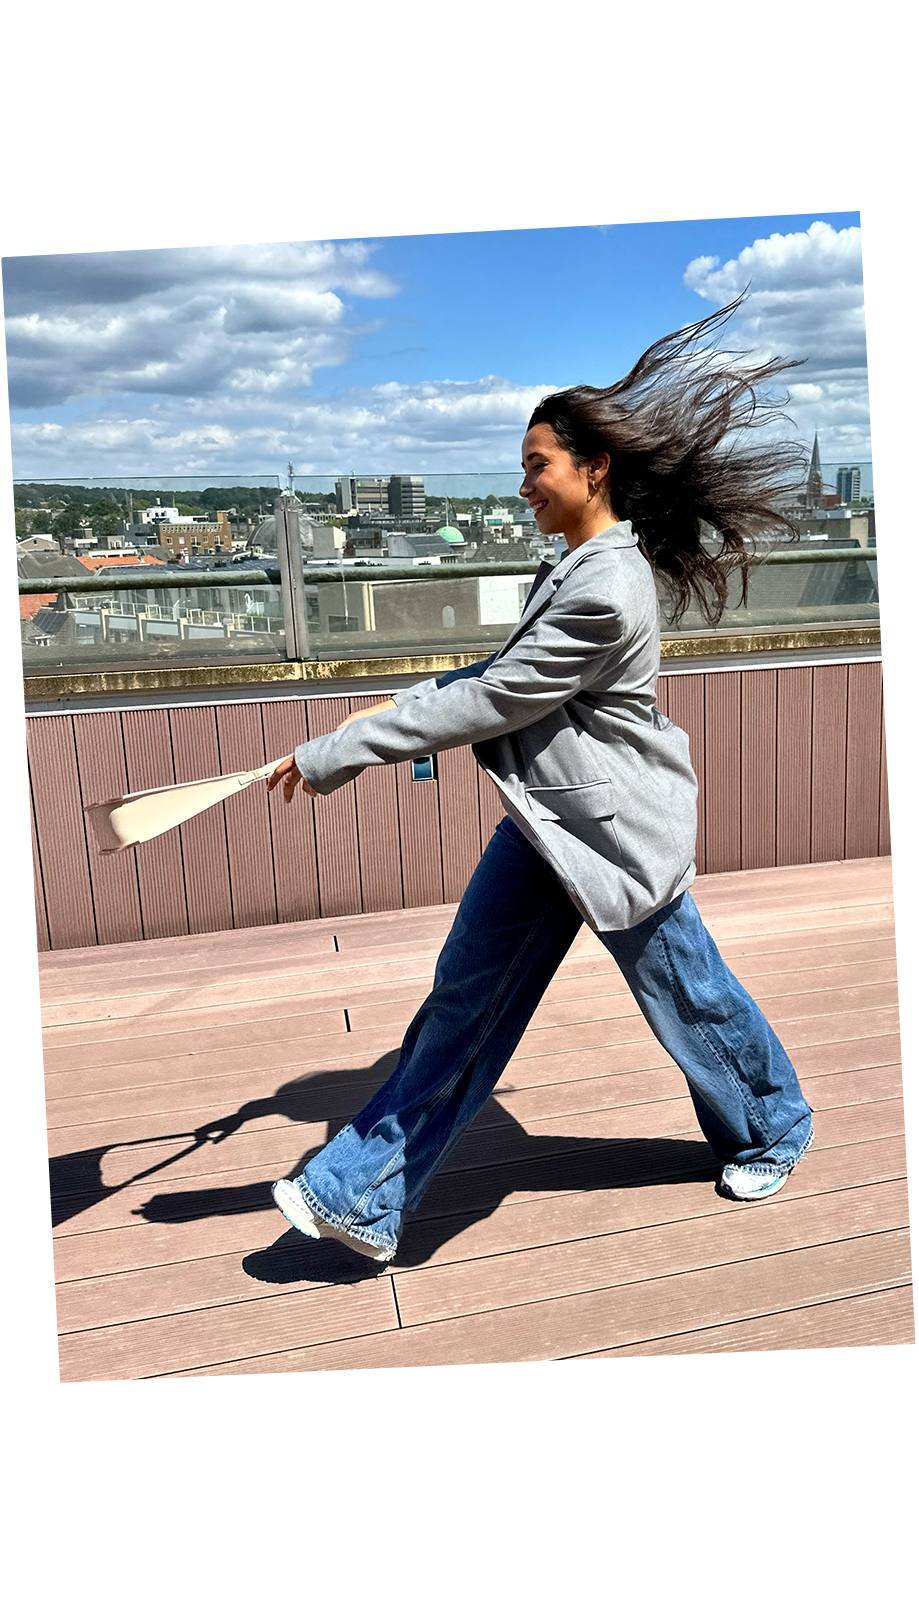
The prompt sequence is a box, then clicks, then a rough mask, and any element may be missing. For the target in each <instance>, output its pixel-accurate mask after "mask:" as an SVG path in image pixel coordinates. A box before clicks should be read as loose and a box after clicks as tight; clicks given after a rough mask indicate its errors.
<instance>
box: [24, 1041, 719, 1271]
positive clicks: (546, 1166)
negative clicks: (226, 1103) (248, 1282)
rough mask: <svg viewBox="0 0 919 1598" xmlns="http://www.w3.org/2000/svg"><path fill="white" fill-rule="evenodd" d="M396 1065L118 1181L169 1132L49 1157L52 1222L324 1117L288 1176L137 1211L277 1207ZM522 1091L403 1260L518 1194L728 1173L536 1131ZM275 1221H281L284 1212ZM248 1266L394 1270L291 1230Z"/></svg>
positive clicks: (644, 1145) (420, 1259)
mask: <svg viewBox="0 0 919 1598" xmlns="http://www.w3.org/2000/svg"><path fill="white" fill-rule="evenodd" d="M397 1060H398V1054H397V1053H390V1054H386V1055H383V1056H382V1057H381V1058H380V1059H379V1060H377V1061H376V1062H375V1064H374V1065H373V1066H371V1067H370V1068H369V1069H368V1070H366V1071H355V1070H345V1071H323V1072H319V1073H316V1074H312V1075H310V1076H306V1077H297V1078H294V1079H293V1080H292V1081H290V1082H286V1083H284V1085H283V1086H282V1087H280V1088H279V1089H278V1091H277V1092H276V1093H274V1094H272V1095H271V1096H270V1097H266V1098H262V1099H252V1100H250V1101H249V1102H248V1103H246V1104H243V1105H241V1106H240V1108H239V1109H238V1110H236V1111H234V1112H233V1113H232V1114H230V1115H226V1116H223V1117H220V1118H219V1119H217V1120H214V1121H210V1122H207V1123H205V1124H204V1125H202V1126H199V1127H196V1128H194V1129H193V1130H192V1131H189V1132H183V1133H177V1134H175V1136H176V1137H179V1138H181V1139H182V1140H183V1147H181V1148H180V1149H179V1150H178V1151H177V1152H174V1153H168V1152H167V1153H166V1154H164V1155H163V1157H162V1158H160V1159H158V1160H157V1161H156V1162H155V1163H154V1164H153V1165H152V1166H151V1167H149V1168H147V1169H145V1170H143V1171H141V1172H140V1173H138V1174H137V1175H135V1176H132V1177H129V1178H128V1179H127V1180H126V1181H123V1182H121V1183H118V1184H115V1185H114V1186H110V1185H107V1184H106V1183H105V1182H104V1181H103V1179H102V1161H103V1158H104V1157H105V1155H106V1154H109V1153H111V1152H112V1151H113V1150H114V1149H119V1148H127V1147H135V1148H140V1147H142V1146H143V1144H144V1143H149V1144H152V1145H155V1146H156V1152H157V1153H160V1152H161V1151H162V1147H163V1144H164V1143H168V1141H169V1139H168V1138H167V1137H166V1136H165V1135H161V1136H160V1137H158V1138H155V1139H154V1138H150V1139H144V1140H139V1141H137V1142H134V1143H133V1144H108V1145H105V1146H103V1147H98V1148H92V1149H84V1150H81V1151H79V1152H77V1153H73V1154H65V1155H59V1156H57V1157H55V1158H53V1159H52V1160H51V1161H50V1167H51V1201H52V1215H53V1224H54V1225H56V1226H57V1225H60V1224H61V1223H62V1222H63V1221H64V1220H67V1219H70V1218H71V1217H72V1216H74V1215H77V1214H79V1213H80V1212H81V1211H83V1210H85V1209H88V1208H90V1207H91V1206H92V1205H94V1204H97V1203H99V1202H100V1201H101V1200H103V1199H105V1198H108V1197H110V1196H111V1195H112V1194H114V1193H116V1192H118V1191H120V1190H123V1189H128V1188H130V1187H131V1185H132V1184H133V1183H135V1182H137V1181H140V1180H144V1181H149V1178H150V1177H151V1176H152V1175H154V1174H155V1173H156V1172H157V1171H158V1170H160V1169H163V1170H165V1169H166V1168H167V1167H169V1166H171V1165H173V1164H175V1163H177V1162H178V1161H180V1160H181V1159H182V1158H184V1157H185V1156H186V1155H188V1154H190V1153H193V1152H194V1151H195V1150H196V1149H199V1148H202V1147H204V1146H205V1145H206V1144H208V1143H219V1142H223V1141H224V1140H225V1139H227V1138H229V1137H232V1136H233V1135H234V1133H236V1132H239V1131H241V1130H242V1128H243V1127H246V1126H247V1125H249V1124H250V1123H251V1122H253V1121H257V1120H262V1119H264V1118H265V1117H277V1116H279V1115H283V1116H286V1117H287V1118H288V1119H289V1120H290V1121H291V1122H294V1123H296V1122H306V1123H313V1124H315V1123H316V1122H319V1121H323V1120H326V1119H327V1133H326V1136H325V1137H323V1138H322V1139H321V1140H320V1141H319V1142H318V1143H317V1144H316V1145H315V1146H314V1147H312V1148H310V1149H308V1150H307V1151H306V1153H304V1154H302V1155H300V1156H299V1157H298V1159H297V1160H296V1162H295V1163H294V1165H293V1166H292V1167H291V1168H290V1169H289V1170H287V1171H283V1170H280V1169H279V1170H277V1171H276V1172H274V1173H273V1174H272V1176H271V1177H270V1178H268V1179H263V1180H260V1181H256V1182H250V1183H245V1184H241V1185H239V1186H216V1187H210V1188H192V1189H186V1190H184V1191H172V1192H162V1193H157V1194H154V1195H153V1196H152V1197H150V1198H147V1199H145V1200H144V1201H143V1202H142V1203H141V1204H140V1205H139V1207H138V1209H137V1210H135V1211H134V1214H136V1215H140V1216H142V1217H143V1218H144V1220H147V1221H150V1222H154V1223H158V1224H164V1223H165V1224H181V1223H182V1222H186V1221H197V1220H201V1219H203V1218H206V1217H208V1216H218V1215H234V1214H246V1213H249V1212H251V1211H253V1210H272V1209H273V1208H274V1201H273V1199H272V1197H271V1185H272V1182H273V1181H275V1180H277V1178H278V1177H280V1176H288V1177H292V1176H296V1175H298V1174H299V1172H300V1171H302V1169H303V1167H304V1165H306V1163H307V1162H308V1161H309V1160H310V1159H312V1157H313V1156H314V1155H315V1154H316V1153H317V1152H318V1150H319V1149H320V1148H322V1147H323V1146H324V1145H325V1143H326V1142H327V1141H328V1140H329V1139H330V1138H331V1137H333V1136H334V1134H335V1133H336V1132H337V1131H338V1130H339V1129H340V1127H342V1126H343V1125H345V1123H346V1122H347V1121H348V1120H349V1119H350V1118H351V1116H353V1115H355V1114H356V1113H357V1111H358V1110H359V1109H361V1108H362V1106H363V1105H364V1104H365V1103H366V1102H367V1101H368V1099H369V1098H370V1097H371V1095H372V1094H373V1093H374V1092H375V1091H376V1089H377V1087H378V1086H379V1085H380V1084H381V1083H382V1082H383V1081H385V1080H386V1077H387V1076H388V1075H389V1074H390V1072H391V1071H392V1070H393V1068H394V1066H395V1064H396V1062H397ZM513 1096H514V1090H513V1089H506V1088H505V1089H502V1088H501V1087H500V1085H499V1087H498V1088H497V1089H496V1092H495V1093H494V1094H493V1095H492V1096H491V1098H490V1099H489V1100H488V1102H487V1103H486V1105H485V1106H484V1107H483V1109H482V1110H481V1111H480V1113H479V1115H478V1116H477V1117H476V1119H475V1120H474V1121H473V1122H472V1123H471V1125H470V1126H469V1127H468V1128H467V1130H466V1131H465V1133H464V1134H463V1136H462V1138H461V1139H460V1140H459V1142H458V1143H457V1144H456V1145H455V1147H454V1149H453V1151H452V1153H451V1156H450V1159H449V1160H448V1161H447V1164H446V1165H445V1166H444V1167H443V1168H442V1169H441V1171H440V1172H438V1174H437V1175H436V1176H435V1178H434V1180H433V1182H432V1184H431V1186H430V1188H429V1189H428V1191H427V1193H426V1194H425V1197H424V1199H423V1201H422V1203H421V1205H420V1206H419V1208H418V1209H417V1210H416V1211H415V1212H414V1213H413V1214H412V1215H410V1216H409V1217H408V1218H407V1220H406V1225H405V1231H404V1232H403V1235H402V1239H401V1241H400V1244H399V1253H398V1263H399V1264H400V1265H420V1264H423V1263H424V1262H425V1261H426V1260H428V1259H430V1258H431V1256H432V1255H433V1254H434V1253H435V1252H436V1250H437V1249H439V1248H441V1247H442V1246H443V1245H444V1243H446V1242H448V1241H449V1240H450V1239H451V1238H453V1237H455V1236H456V1235H457V1234H458V1233H460V1232H462V1231H463V1230H464V1229H465V1228H466V1227H467V1226H470V1225H471V1224H472V1223H473V1222H475V1221H478V1220H481V1219H482V1218H483V1217H484V1216H486V1215H489V1214H491V1213H492V1212H493V1211H494V1210H496V1209H497V1208H498V1206H499V1204H500V1203H501V1202H502V1200H503V1199H505V1198H506V1197H507V1196H508V1195H509V1194H510V1193H520V1192H528V1191H529V1192H540V1193H542V1192H548V1191H557V1192H585V1191H591V1190H600V1189H609V1188H617V1187H633V1186H635V1187H648V1186H654V1185H659V1184H662V1183H668V1182H676V1181H681V1182H685V1181H700V1182H711V1181H712V1180H713V1176H714V1175H715V1174H716V1173H717V1170H718V1169H719V1167H718V1165H717V1164H716V1161H715V1157H714V1155H713V1154H712V1151H711V1149H710V1148H709V1146H708V1144H707V1143H705V1142H704V1140H702V1138H701V1137H699V1138H696V1139H690V1138H666V1137H654V1138H577V1137H541V1136H539V1135H538V1134H537V1133H530V1132H527V1131H526V1130H525V1129H524V1128H523V1127H522V1126H521V1125H520V1123H519V1122H518V1121H516V1120H515V1119H514V1116H513V1115H511V1114H510V1112H509V1111H508V1109H507V1108H506V1107H505V1103H506V1101H507V1100H508V1099H512V1098H513ZM189 1140H191V1141H189ZM151 1152H153V1150H151ZM278 1222H279V1224H283V1218H282V1217H281V1215H280V1214H278ZM242 1263H243V1269H244V1270H245V1271H246V1272H247V1273H248V1274H249V1275H250V1276H253V1277H255V1278H256V1279H257V1280H259V1281H263V1282H275V1283H287V1282H290V1283H294V1282H306V1281H310V1282H351V1281H355V1280H357V1279H359V1278H362V1277H367V1276H372V1275H378V1274H379V1273H380V1272H381V1271H382V1270H384V1269H385V1266H382V1265H379V1264H376V1263H374V1262H373V1261H371V1260H368V1259H365V1258H363V1257H361V1256H360V1255H357V1254H354V1253H353V1252H352V1251H351V1250H350V1249H347V1248H346V1247H345V1246H344V1245H343V1244H339V1243H336V1242H334V1241H332V1240H331V1239H325V1240H323V1241H322V1242H321V1243H318V1244H317V1243H314V1242H312V1241H309V1240H307V1239H306V1238H304V1237H303V1236H302V1235H301V1234H300V1233H299V1232H297V1231H296V1230H295V1229H294V1228H290V1229H289V1230H288V1231H287V1232H285V1233H283V1234H282V1235H281V1236H280V1237H279V1238H278V1239H277V1241H276V1242H274V1243H272V1244H271V1245H270V1246H269V1247H268V1248H265V1249H261V1250H259V1251H258V1252H256V1253H253V1254H250V1255H248V1256H247V1257H246V1258H245V1259H244V1260H243V1262H242Z"/></svg>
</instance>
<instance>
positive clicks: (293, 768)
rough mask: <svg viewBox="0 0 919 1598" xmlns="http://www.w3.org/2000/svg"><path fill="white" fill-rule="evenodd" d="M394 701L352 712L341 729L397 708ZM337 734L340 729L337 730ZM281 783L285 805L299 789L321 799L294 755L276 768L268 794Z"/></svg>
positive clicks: (341, 723) (280, 762) (342, 722)
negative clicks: (363, 718)
mask: <svg viewBox="0 0 919 1598" xmlns="http://www.w3.org/2000/svg"><path fill="white" fill-rule="evenodd" d="M395 703H396V701H395V700H394V699H384V700H383V703H382V704H381V705H370V706H369V707H368V708H367V709H366V710H352V712H351V714H350V716H346V717H345V719H344V721H341V722H339V724H338V725H339V726H340V727H347V725H348V722H349V721H360V720H361V718H362V717H363V716H375V715H376V714H377V712H378V711H380V710H392V709H393V708H394V707H395ZM335 730H336V732H337V731H338V728H336V729H335ZM279 782H283V784H284V803H285V804H287V805H289V804H290V801H291V799H292V798H293V796H294V794H295V793H296V791H297V789H298V788H302V789H303V791H304V793H308V794H309V796H310V798H311V799H321V797H322V795H321V794H318V793H317V792H316V790H315V788H311V787H310V785H309V783H308V782H307V780H306V778H305V777H301V775H300V771H299V768H298V766H297V762H296V761H295V759H294V757H293V755H288V756H287V758H286V759H285V760H281V761H279V762H278V764H277V765H276V766H275V768H274V771H273V772H272V773H271V776H270V777H269V778H268V792H269V793H270V792H271V790H272V788H276V787H277V785H278V783H279Z"/></svg>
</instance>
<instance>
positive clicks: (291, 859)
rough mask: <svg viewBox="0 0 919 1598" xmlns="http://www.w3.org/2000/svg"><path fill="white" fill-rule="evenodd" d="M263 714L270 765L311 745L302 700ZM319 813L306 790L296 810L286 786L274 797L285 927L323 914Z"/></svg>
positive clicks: (268, 703)
mask: <svg viewBox="0 0 919 1598" xmlns="http://www.w3.org/2000/svg"><path fill="white" fill-rule="evenodd" d="M261 710H262V727H263V729H264V737H265V761H266V763H267V762H268V761H269V760H274V759H275V758H277V759H278V760H283V758H284V756H285V755H289V754H292V753H293V751H294V750H295V749H296V748H297V746H298V744H302V743H304V742H305V740H306V737H307V727H306V706H305V705H304V703H303V701H302V700H300V699H266V700H265V701H264V703H263V704H262V707H261ZM266 792H267V790H266ZM219 808H222V806H221V807H219ZM313 809H314V807H313V805H312V804H311V803H310V802H309V800H308V799H307V797H306V795H305V794H304V793H303V792H302V790H301V791H300V792H299V793H295V794H294V797H293V799H292V800H291V802H290V804H286V803H285V800H284V794H283V791H282V789H281V787H280V786H278V787H277V788H273V789H272V791H271V793H270V794H269V795H268V815H269V819H270V822H271V851H272V857H273V860H274V891H275V899H276V901H277V907H278V920H279V921H313V920H315V919H316V918H317V917H318V916H319V914H320V908H319V867H318V863H317V857H316V824H315V821H314V819H313Z"/></svg>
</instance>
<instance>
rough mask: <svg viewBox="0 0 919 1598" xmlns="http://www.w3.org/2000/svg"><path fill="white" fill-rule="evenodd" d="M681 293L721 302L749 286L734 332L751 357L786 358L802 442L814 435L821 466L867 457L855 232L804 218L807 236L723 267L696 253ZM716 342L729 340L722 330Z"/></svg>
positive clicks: (767, 243) (766, 241)
mask: <svg viewBox="0 0 919 1598" xmlns="http://www.w3.org/2000/svg"><path fill="white" fill-rule="evenodd" d="M683 281H684V283H685V284H686V286H687V287H688V288H691V289H694V290H695V292H696V293H697V294H699V295H701V297H702V298H703V299H705V300H709V301H712V302H713V303H714V304H716V305H719V306H721V305H727V304H728V303H729V302H730V301H731V300H733V299H734V298H735V297H736V296H737V295H738V294H740V293H741V291H742V290H743V289H745V288H746V287H747V285H749V297H748V299H747V300H746V302H745V303H744V305H743V306H742V308H741V310H740V311H739V312H738V314H737V322H738V332H739V333H740V334H741V336H742V339H743V341H744V342H745V345H746V347H748V348H750V349H751V350H752V352H753V353H754V355H755V356H756V358H757V359H760V358H762V359H769V358H771V357H772V356H788V357H791V358H793V359H796V360H799V359H805V360H806V365H804V366H801V367H798V368H797V369H796V370H795V371H792V372H789V373H788V376H787V380H786V381H787V385H788V392H789V400H790V403H789V407H788V411H789V416H790V417H791V418H792V420H793V421H794V422H795V423H796V424H797V427H798V429H799V433H800V435H801V436H802V437H803V438H805V439H806V440H807V441H808V442H810V439H811V438H812V437H813V434H814V433H815V432H817V433H819V436H820V453H821V457H822V459H823V460H825V461H843V460H847V459H849V460H862V461H865V460H870V458H871V437H870V427H869V417H868V373H867V353H866V346H865V302H864V290H863V287H862V258H861V230H860V229H859V228H857V227H850V228H841V229H840V230H839V231H837V230H836V229H835V228H833V227H832V226H831V225H830V223H828V222H812V223H811V226H810V227H809V228H808V229H807V231H806V232H801V233H773V234H771V235H770V236H769V237H768V238H761V239H756V240H755V241H754V242H753V243H752V244H750V245H748V246H747V248H746V249H743V250H741V251H740V253H739V254H738V255H737V257H736V259H734V260H731V261H726V262H725V263H724V264H723V265H722V264H721V262H720V261H719V259H718V257H717V256H714V255H700V256H698V257H697V258H696V259H695V260H694V261H690V263H689V265H688V266H687V268H686V271H685V273H684V274H683ZM725 341H726V342H727V343H731V344H732V345H734V344H736V342H737V335H735V334H733V333H732V332H731V331H730V324H729V328H728V330H727V332H726V335H725Z"/></svg>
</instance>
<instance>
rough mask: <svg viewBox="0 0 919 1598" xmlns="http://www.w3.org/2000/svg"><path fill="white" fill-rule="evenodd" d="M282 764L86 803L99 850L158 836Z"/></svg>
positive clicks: (106, 851) (114, 850)
mask: <svg viewBox="0 0 919 1598" xmlns="http://www.w3.org/2000/svg"><path fill="white" fill-rule="evenodd" d="M280 764H281V761H280V760H272V761H271V762H270V764H269V765H267V766H259V768H258V770H257V771H234V772H231V774H230V775H229V776H227V777H208V778H207V779H206V780H205V781H204V782H180V783H177V784H176V785H175V786H174V787H172V788H146V789H144V790H143V792H141V793H126V794H123V795H122V797H121V798H120V799H106V800H105V801H104V802H103V803H102V804H97V805H85V806H84V814H85V815H87V816H88V817H89V819H90V822H91V824H92V829H93V832H94V834H95V838H96V842H97V843H98V845H99V852H100V853H101V854H118V853H120V851H121V850H122V849H130V848H131V847H132V845H133V844H135V843H146V842H147V839H148V838H158V837H159V835H160V833H161V832H168V831H169V829H170V827H177V826H178V825H179V823H180V822H182V821H188V820H190V819H191V817H192V816H197V815H198V814H199V812H200V811H202V810H209V809H210V807H211V805H216V804H219V803H220V801H221V799H229V798H230V796H231V795H232V794H234V793H241V792H242V790H243V788H248V787H249V785H250V783H253V782H259V781H264V779H265V778H266V777H270V776H271V773H272V772H273V771H274V770H275V769H276V768H277V767H278V766H279V765H280Z"/></svg>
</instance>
